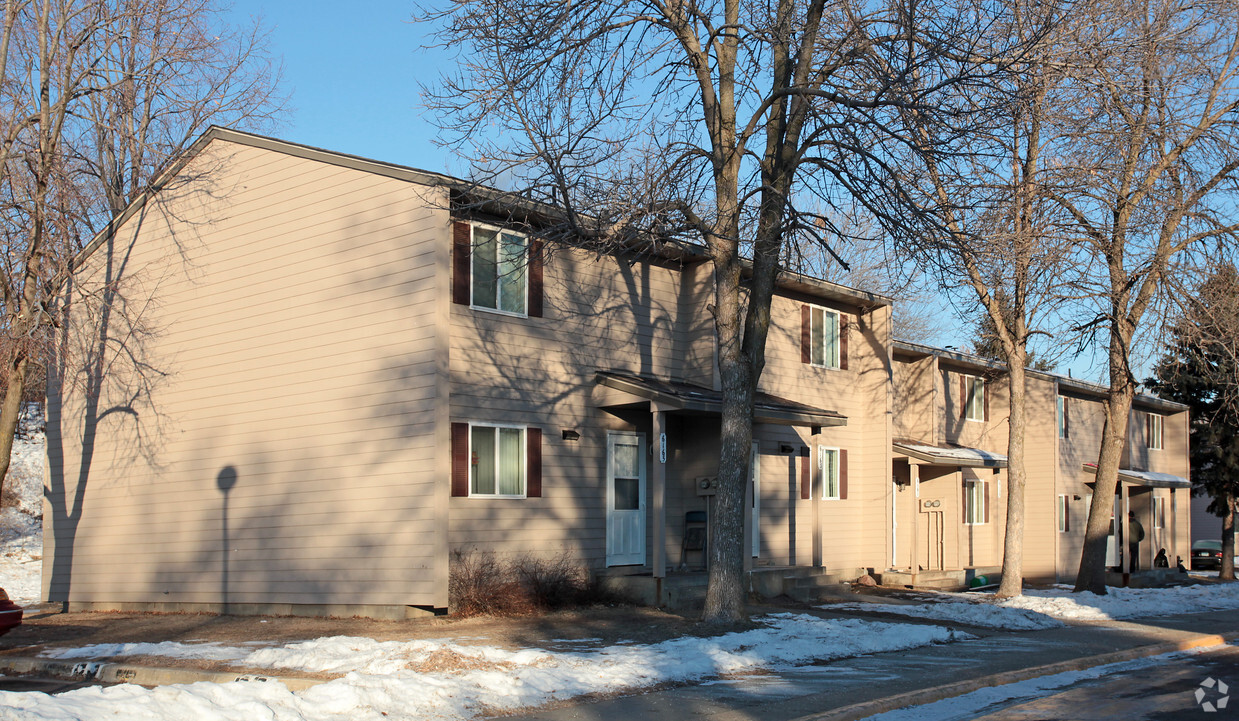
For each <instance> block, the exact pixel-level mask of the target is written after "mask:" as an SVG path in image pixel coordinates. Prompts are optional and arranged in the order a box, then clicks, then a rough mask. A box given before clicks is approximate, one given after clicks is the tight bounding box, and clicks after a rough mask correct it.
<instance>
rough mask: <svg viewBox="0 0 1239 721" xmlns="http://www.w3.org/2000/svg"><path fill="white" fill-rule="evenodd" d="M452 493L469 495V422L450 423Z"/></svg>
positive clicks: (454, 494)
mask: <svg viewBox="0 0 1239 721" xmlns="http://www.w3.org/2000/svg"><path fill="white" fill-rule="evenodd" d="M452 495H453V496H467V495H469V424H468V423H453V424H452Z"/></svg>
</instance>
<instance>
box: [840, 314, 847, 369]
mask: <svg viewBox="0 0 1239 721" xmlns="http://www.w3.org/2000/svg"><path fill="white" fill-rule="evenodd" d="M839 367H840V368H842V369H843V370H847V369H848V317H847V316H846V315H844V314H842V313H840V314H839Z"/></svg>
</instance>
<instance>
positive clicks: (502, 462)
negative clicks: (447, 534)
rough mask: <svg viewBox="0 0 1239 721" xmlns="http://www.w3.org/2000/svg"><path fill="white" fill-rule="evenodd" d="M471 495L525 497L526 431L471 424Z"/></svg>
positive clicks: (512, 427)
mask: <svg viewBox="0 0 1239 721" xmlns="http://www.w3.org/2000/svg"><path fill="white" fill-rule="evenodd" d="M469 495H470V496H471V497H478V496H482V497H488V498H524V497H525V427H524V426H504V425H487V424H481V423H471V424H469Z"/></svg>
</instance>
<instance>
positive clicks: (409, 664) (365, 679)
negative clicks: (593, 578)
mask: <svg viewBox="0 0 1239 721" xmlns="http://www.w3.org/2000/svg"><path fill="white" fill-rule="evenodd" d="M758 622H759V624H760V625H759V626H758V627H757V628H754V629H750V630H747V631H738V632H735V633H729V634H725V635H723V636H717V637H709V638H698V637H692V636H686V637H681V638H676V639H672V640H669V641H664V642H662V643H658V644H651V645H637V644H633V645H623V646H618V645H617V646H609V647H606V648H602V649H597V650H592V651H578V652H552V651H545V650H542V649H536V648H527V649H520V650H515V651H513V650H508V649H502V648H498V647H493V646H462V645H457V644H452V643H449V642H445V641H413V642H400V641H375V640H372V639H368V638H350V637H332V638H320V639H315V640H313V641H304V642H300V643H292V644H288V645H285V646H280V647H268V648H256V647H254V646H250V647H229V646H221V645H219V644H206V643H204V644H173V643H163V644H144V645H140V646H139V645H136V644H135V645H130V646H110V645H109V646H94V647H88V648H87V649H83V650H81V651H77V650H73V651H70V652H60V653H57V654H55V656H56V657H57V658H77V657H83V656H91V657H95V658H98V657H100V656H101V655H105V654H108V653H129V654H136V653H142V654H157V655H164V656H173V657H192V658H215V659H221V660H227V661H230V662H234V663H236V664H238V665H242V666H253V667H258V668H270V669H281V670H285V671H292V670H302V671H320V672H330V673H343V674H345V675H344V676H343V677H342V678H339V679H336V680H334V681H329V682H327V683H323V684H320V685H318V686H315V687H313V688H310V689H307V690H305V691H301V692H298V693H292V692H289V691H288V690H287V688H285V687H284V686H283V685H282V684H279V683H229V684H212V683H196V684H190V685H177V686H162V687H159V688H156V689H151V690H146V689H141V688H139V687H136V686H132V685H124V686H115V687H111V688H86V689H81V690H78V691H71V692H69V693H65V694H61V695H59V696H48V695H46V694H42V693H0V706H5V707H7V708H8V709H9V710H8V711H7V714H9V715H6V716H5V718H6V719H8V718H12V719H20V720H22V721H25V720H30V719H64V718H74V719H96V718H125V719H130V720H133V721H141V720H143V719H166V718H195V719H214V720H218V721H233V720H234V719H235V720H237V721H250V719H257V718H262V719H273V720H279V721H283V720H286V719H287V720H289V721H291V720H292V719H306V720H309V721H319V720H320V719H322V720H324V721H325V720H327V719H350V720H352V719H363V720H368V719H374V720H376V721H377V720H378V719H388V720H394V719H459V718H469V717H472V716H474V715H476V714H481V713H494V712H497V711H501V710H504V709H513V708H520V707H523V706H536V705H541V704H545V703H548V702H550V701H554V700H562V699H568V698H572V697H575V696H579V695H582V694H588V693H613V692H618V691H622V690H627V689H640V688H643V687H648V686H652V685H655V684H660V683H667V682H683V681H695V680H699V679H703V678H708V677H712V676H718V675H720V674H732V673H740V672H746V671H754V670H758V669H762V668H769V667H779V666H787V665H795V664H798V663H803V662H805V661H808V660H811V659H835V658H844V657H848V656H857V655H861V654H866V653H876V652H879V651H891V650H899V649H907V648H914V647H917V646H924V645H927V644H931V643H944V642H949V641H954V640H961V639H965V638H970V636H968V634H961V633H956V632H953V631H951V630H949V629H945V628H941V627H938V626H920V625H917V626H912V625H908V624H893V623H880V622H874V621H859V620H826V619H821V618H816V617H813V616H808V615H797V614H790V613H780V614H773V615H770V616H764V617H762V618H760V619H758ZM444 656H451V657H452V658H454V659H456V663H455V664H454V667H455V668H457V669H460V670H457V671H454V672H444V671H435V672H422V671H418V670H416V669H417V668H419V667H424V666H427V665H433V662H434V659H435V658H436V657H440V658H442V657H444ZM462 658H463V659H464V662H463V663H461V662H460V660H459V659H462Z"/></svg>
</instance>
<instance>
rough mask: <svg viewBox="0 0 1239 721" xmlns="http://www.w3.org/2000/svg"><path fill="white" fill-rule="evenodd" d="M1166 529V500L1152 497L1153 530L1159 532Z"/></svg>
mask: <svg viewBox="0 0 1239 721" xmlns="http://www.w3.org/2000/svg"><path fill="white" fill-rule="evenodd" d="M1165 527H1166V499H1165V498H1160V497H1158V496H1154V497H1153V528H1155V529H1158V530H1161V529H1163V528H1165Z"/></svg>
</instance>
